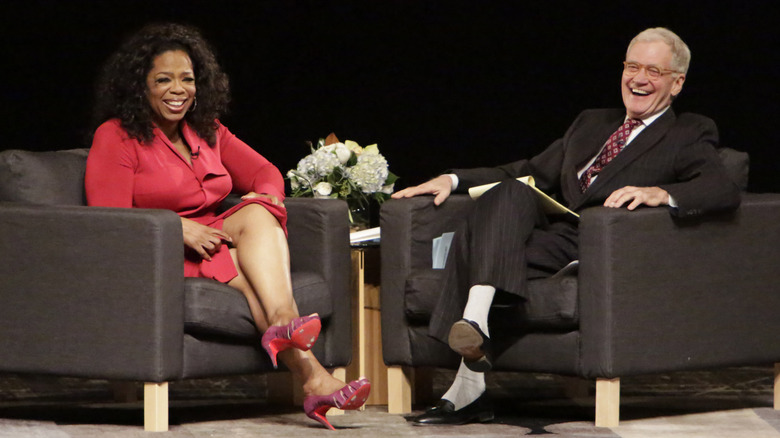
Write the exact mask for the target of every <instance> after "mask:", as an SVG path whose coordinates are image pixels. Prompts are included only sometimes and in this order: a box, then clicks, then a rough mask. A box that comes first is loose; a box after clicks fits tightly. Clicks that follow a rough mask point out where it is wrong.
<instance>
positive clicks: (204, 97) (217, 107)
mask: <svg viewBox="0 0 780 438" xmlns="http://www.w3.org/2000/svg"><path fill="white" fill-rule="evenodd" d="M169 50H183V51H184V52H186V53H187V54H188V55H189V57H190V60H192V64H193V69H194V73H195V86H196V90H197V91H196V96H197V106H196V107H191V108H190V109H189V111H187V114H186V115H185V117H184V118H185V120H186V121H187V123H188V124H189V125H190V126H191V127H192V128H193V129H194V130H195V131H196V132H197V133H198V135H199V136H200V137H201V138H204V139H206V141H208V143H209V144H210V145H213V144H214V143H215V142H216V123H215V119H217V118H219V116H220V115H221V114H224V112H225V111H226V110H227V105H228V102H229V101H230V87H229V84H228V78H227V75H226V74H225V73H224V72H222V69H221V68H220V67H219V64H217V61H216V57H215V55H214V52H213V51H212V50H211V47H209V44H208V43H207V42H206V41H205V40H204V39H203V37H202V36H201V34H200V32H199V31H198V30H197V29H195V28H193V27H189V26H184V25H181V24H174V23H165V24H152V25H148V26H146V27H144V28H142V29H141V30H140V31H138V32H137V33H136V34H134V35H132V36H131V37H130V38H129V39H127V41H125V43H124V44H122V46H121V47H120V48H119V50H118V51H117V52H115V53H114V54H113V55H112V56H111V57H110V58H109V59H108V61H107V62H106V64H105V65H104V66H103V70H102V73H101V75H100V78H99V80H98V83H97V96H96V105H95V111H94V118H95V120H94V122H95V125H96V126H97V125H100V124H101V123H103V122H105V121H106V120H109V119H112V118H118V119H119V120H120V122H121V124H122V128H124V129H125V130H126V131H127V132H128V133H129V134H130V135H131V136H132V137H134V138H136V139H138V140H139V141H141V142H149V141H151V140H152V138H154V133H153V131H154V123H153V121H152V120H153V119H152V116H153V112H152V108H151V106H150V105H149V101H148V100H147V97H146V96H147V90H148V88H147V85H146V76H147V75H148V74H149V72H150V71H151V70H152V68H153V67H154V59H155V58H156V57H157V56H158V55H160V54H162V53H164V52H167V51H169Z"/></svg>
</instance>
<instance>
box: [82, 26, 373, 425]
mask: <svg viewBox="0 0 780 438" xmlns="http://www.w3.org/2000/svg"><path fill="white" fill-rule="evenodd" d="M228 100H229V92H228V80H227V76H226V75H225V74H224V73H223V72H222V71H221V69H220V68H219V65H218V64H217V63H216V61H215V57H214V54H213V53H212V51H211V50H210V48H209V46H208V44H207V43H206V42H205V41H204V40H203V38H202V37H201V36H200V33H199V32H198V31H197V30H196V29H193V28H191V27H186V26H181V25H176V24H165V25H152V26H148V27H145V28H144V29H142V30H141V31H140V32H138V33H137V34H136V35H134V36H132V37H131V38H130V39H129V40H128V41H127V42H126V43H125V44H124V45H123V46H122V47H121V48H120V50H119V51H118V52H116V53H115V54H114V55H113V56H112V57H111V58H110V59H109V61H108V63H107V64H106V66H105V67H104V70H103V74H102V76H101V79H100V82H99V87H98V106H97V108H96V117H97V118H98V120H97V122H98V123H101V124H100V126H99V127H98V128H97V131H96V132H95V135H94V138H93V143H92V148H91V150H90V153H89V158H88V159H87V172H86V178H85V185H86V193H87V203H88V204H89V205H93V206H104V207H126V208H132V207H134V208H163V209H169V210H173V211H175V212H176V213H178V214H179V216H180V217H181V223H182V232H183V240H184V251H185V264H184V275H185V276H187V277H204V278H212V279H215V280H218V281H220V282H223V283H227V284H228V285H230V286H232V287H235V288H236V289H238V290H240V291H241V292H243V294H244V295H245V296H246V299H247V301H248V303H249V307H250V309H251V312H252V316H253V318H254V320H255V323H256V325H257V327H258V329H259V330H260V331H262V332H264V334H263V337H262V340H261V342H262V346H263V347H264V348H265V349H266V351H267V352H268V354H269V355H270V356H271V359H272V361H273V363H274V365H275V366H276V364H277V354H278V358H279V359H280V360H281V361H282V362H283V363H284V364H285V365H286V366H287V367H288V368H289V369H290V370H291V371H292V372H293V373H294V374H295V375H296V376H297V377H298V378H299V379H300V381H302V382H303V390H304V394H305V395H306V398H305V400H304V408H305V410H306V413H307V415H309V417H311V418H314V419H316V420H318V421H320V422H322V423H323V424H325V425H326V426H328V427H330V428H332V426H331V425H330V423H329V422H328V420H327V419H326V418H325V412H326V411H327V409H328V408H330V407H337V408H340V409H356V408H358V407H360V406H361V405H362V404H363V403H364V402H365V399H366V398H367V396H368V392H369V390H370V384H369V382H368V381H367V380H365V379H360V380H357V381H354V382H351V383H349V384H348V385H346V386H345V384H344V382H342V381H340V380H337V379H335V378H333V377H332V376H331V375H330V374H329V373H328V372H327V371H326V370H325V369H324V368H323V367H322V365H320V363H319V362H318V361H317V359H316V358H315V357H314V355H313V354H312V353H311V351H309V348H311V344H313V342H314V341H315V340H316V338H317V336H318V335H319V330H320V321H319V317H318V316H317V315H316V314H313V315H309V316H304V317H300V316H299V315H298V309H297V306H296V304H295V301H294V299H293V295H292V284H291V280H290V260H289V250H288V247H287V230H286V225H285V224H286V219H287V212H286V210H285V208H284V204H283V201H284V181H283V179H282V175H281V173H280V172H279V170H278V169H277V168H276V167H275V166H274V165H273V164H271V163H270V162H269V161H268V160H266V159H265V158H263V157H262V156H261V155H260V154H258V153H257V152H255V151H254V150H253V149H252V148H250V147H249V146H248V145H246V144H245V143H244V142H242V141H241V140H239V139H238V138H236V136H235V135H233V134H232V133H231V132H230V131H229V130H228V129H227V128H226V127H225V126H224V125H222V124H221V123H220V122H219V121H218V117H219V115H220V114H221V113H222V112H223V111H224V110H225V108H226V106H227V103H228ZM231 192H239V193H244V196H243V197H242V198H241V199H242V202H241V203H240V204H239V205H237V206H235V207H233V208H231V209H229V210H228V211H226V212H224V213H221V214H218V208H219V205H220V203H221V201H222V200H223V199H225V197H226V196H227V195H228V194H230V193H231Z"/></svg>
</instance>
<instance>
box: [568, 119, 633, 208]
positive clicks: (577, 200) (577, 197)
mask: <svg viewBox="0 0 780 438" xmlns="http://www.w3.org/2000/svg"><path fill="white" fill-rule="evenodd" d="M625 118H626V114H625V112H622V111H614V112H611V113H610V114H607V115H606V116H604V117H603V118H602V120H600V121H598V122H596V123H592V127H589V128H587V131H586V132H583V133H581V134H578V135H577V138H576V139H573V142H576V143H577V144H580V145H582V147H577V148H571V153H572V159H571V160H567V163H568V164H567V165H566V166H567V168H566V169H564V171H563V172H564V175H566V177H565V178H566V179H565V182H564V185H565V187H564V189H563V191H564V193H568V194H569V196H570V198H569V199H571V200H572V204H573V205H579V204H581V201H582V200H583V197H584V196H585V195H584V194H583V193H582V192H581V191H580V182H579V178H577V172H579V170H580V169H582V168H583V167H584V166H585V165H586V164H587V163H588V162H589V161H590V160H591V159H593V157H595V156H596V154H598V153H599V151H601V149H602V148H603V147H604V144H605V143H606V142H607V140H608V139H609V136H610V135H612V134H613V133H614V132H615V131H616V130H617V128H618V127H619V126H620V125H621V124H622V123H623V120H624V119H625Z"/></svg>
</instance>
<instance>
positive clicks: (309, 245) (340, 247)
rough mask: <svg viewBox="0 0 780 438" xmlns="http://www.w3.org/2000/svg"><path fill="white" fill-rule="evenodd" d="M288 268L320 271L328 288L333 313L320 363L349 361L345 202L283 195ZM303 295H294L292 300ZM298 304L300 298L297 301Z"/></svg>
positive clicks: (348, 269) (347, 239)
mask: <svg viewBox="0 0 780 438" xmlns="http://www.w3.org/2000/svg"><path fill="white" fill-rule="evenodd" d="M284 205H285V206H286V207H287V230H288V234H289V237H288V243H289V246H290V263H291V270H292V271H294V272H299V271H305V272H313V273H316V274H320V275H321V276H322V277H323V278H324V279H325V281H326V282H327V283H328V288H329V289H330V293H331V298H332V300H333V301H332V305H333V317H332V318H330V320H329V321H328V323H327V328H326V331H327V336H325V337H323V338H321V340H320V341H318V344H319V343H320V342H323V341H324V343H325V348H324V349H323V350H322V351H324V352H325V354H326V356H325V357H320V356H318V357H319V359H320V362H322V364H323V365H324V366H326V367H327V366H331V365H343V364H347V363H349V360H350V351H349V350H350V349H349V348H343V346H345V345H346V346H349V345H351V341H350V339H351V336H352V331H351V330H352V316H351V315H352V313H351V312H352V307H351V306H352V295H351V292H350V283H349V281H350V267H351V261H350V255H349V249H350V248H349V219H348V218H349V216H348V213H347V212H348V209H347V203H346V202H344V201H341V200H335V199H312V198H287V199H285V201H284ZM301 299H305V297H296V300H299V301H300V300H301ZM299 304H300V302H299Z"/></svg>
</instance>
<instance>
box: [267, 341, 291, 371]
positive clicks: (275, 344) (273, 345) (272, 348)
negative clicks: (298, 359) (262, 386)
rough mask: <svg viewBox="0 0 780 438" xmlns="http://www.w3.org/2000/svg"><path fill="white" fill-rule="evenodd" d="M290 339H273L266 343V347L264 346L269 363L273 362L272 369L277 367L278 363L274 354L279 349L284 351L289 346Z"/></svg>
mask: <svg viewBox="0 0 780 438" xmlns="http://www.w3.org/2000/svg"><path fill="white" fill-rule="evenodd" d="M289 345H290V341H288V340H285V339H279V338H277V339H274V340H272V341H271V342H269V343H268V348H266V349H265V350H266V352H267V353H268V356H270V357H271V363H273V364H274V369H277V368H279V363H278V362H277V358H276V356H277V355H278V354H279V352H280V351H284V350H286V349H288V348H289Z"/></svg>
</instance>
